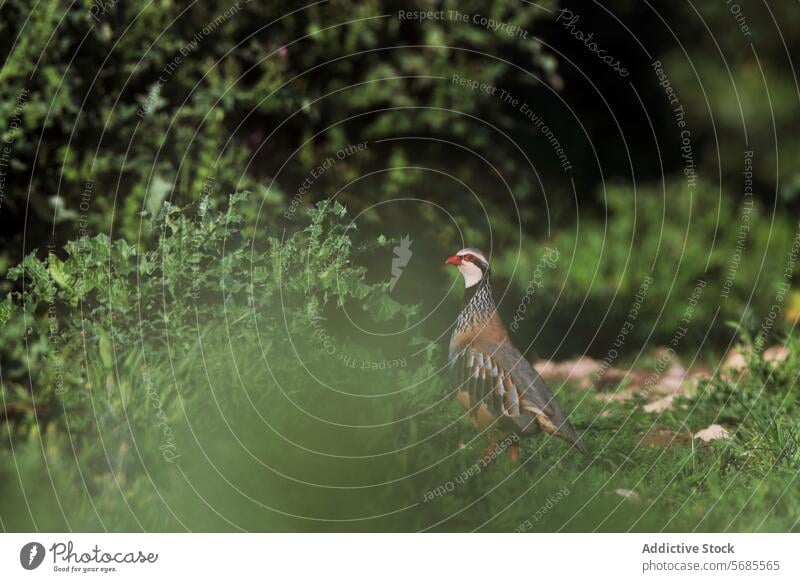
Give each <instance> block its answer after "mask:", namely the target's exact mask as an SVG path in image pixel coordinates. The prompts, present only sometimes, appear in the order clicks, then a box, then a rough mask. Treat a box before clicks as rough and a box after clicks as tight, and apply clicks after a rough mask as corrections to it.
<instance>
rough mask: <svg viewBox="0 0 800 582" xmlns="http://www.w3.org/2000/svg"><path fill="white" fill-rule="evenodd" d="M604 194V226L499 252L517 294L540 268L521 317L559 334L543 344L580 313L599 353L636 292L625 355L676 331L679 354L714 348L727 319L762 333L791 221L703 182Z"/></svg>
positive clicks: (786, 260) (779, 324) (785, 264)
mask: <svg viewBox="0 0 800 582" xmlns="http://www.w3.org/2000/svg"><path fill="white" fill-rule="evenodd" d="M605 194H606V203H607V209H608V218H607V220H604V221H599V220H596V219H593V218H592V217H587V219H586V220H583V219H582V220H581V222H580V228H577V226H576V228H575V229H564V230H561V231H559V232H558V233H557V234H556V235H555V236H554V237H553V238H552V239H550V240H547V241H541V242H539V243H538V244H537V243H534V242H528V243H527V244H526V246H525V248H524V250H523V252H521V253H516V252H514V253H512V252H506V253H504V254H503V255H502V256H501V257H500V260H498V261H497V268H496V270H497V271H498V272H499V273H500V274H502V275H503V276H505V277H508V276H509V275H510V274H511V273H512V272H513V273H514V281H513V283H514V284H515V285H516V286H517V288H518V289H519V292H520V293H524V292H525V290H526V288H527V287H528V286H529V284H530V281H531V280H533V279H534V274H535V273H536V271H537V267H538V270H539V274H540V275H541V277H539V278H537V283H540V284H541V287H536V295H535V300H534V301H533V302H531V305H530V308H529V311H528V314H527V316H528V317H530V319H529V320H528V321H530V324H529V325H528V327H529V328H530V329H532V330H536V329H537V328H538V326H537V325H536V322H537V321H542V320H544V319H545V318H548V317H549V318H550V320H549V321H550V325H551V326H553V328H554V329H555V330H556V331H555V332H554V333H556V334H557V337H554V338H552V339H550V338H549V337H545V338H544V344H545V345H547V344H550V343H556V344H557V343H559V342H560V341H561V340H562V339H564V338H563V335H562V334H563V330H564V329H565V328H566V327H568V326H569V324H570V322H571V321H572V318H573V317H574V316H575V313H576V312H577V314H578V315H579V316H580V320H581V322H582V325H583V326H584V327H588V329H592V330H594V329H600V330H601V331H600V334H599V336H598V338H597V339H596V345H597V346H599V348H598V349H599V351H598V353H600V354H601V356H602V355H605V350H606V349H607V347H608V346H609V345H610V344H611V342H612V341H613V340H614V338H615V336H616V335H617V333H619V330H620V329H621V327H622V326H623V325H624V324H625V321H626V318H628V316H629V314H630V313H631V310H632V309H633V307H634V304H635V302H636V301H635V298H636V295H637V293H640V294H641V295H642V296H643V300H642V301H641V305H640V306H638V307H637V309H636V318H635V325H634V327H633V328H632V329H630V330H629V333H628V334H627V344H626V349H635V348H636V347H638V346H641V345H644V344H645V343H649V344H651V345H668V344H669V343H670V341H671V340H672V339H673V338H674V337H675V332H676V330H677V329H678V327H679V326H682V325H683V326H685V327H688V333H687V334H686V339H682V343H681V344H680V345H679V346H678V351H679V352H680V351H687V352H692V351H694V349H695V348H696V346H697V345H699V343H700V342H709V340H710V345H709V346H708V347H710V348H712V349H713V347H714V346H715V345H719V344H722V345H725V344H727V342H728V340H727V339H724V340H723V338H729V337H731V336H732V332H730V331H729V330H728V329H727V326H726V322H728V321H734V322H736V323H737V325H739V326H741V327H742V328H743V329H745V330H749V331H752V332H755V331H757V330H758V329H759V327H760V326H761V325H762V322H763V321H764V319H765V318H766V317H767V316H768V315H769V313H770V310H771V308H772V306H773V304H775V303H776V297H778V296H779V292H780V291H781V289H782V288H783V286H784V285H785V283H786V280H785V278H784V271H785V269H787V268H789V267H791V261H790V256H789V250H790V249H791V247H792V240H793V237H794V236H795V230H794V228H795V227H796V225H793V224H791V223H790V222H788V221H785V220H780V219H778V220H775V219H774V218H773V217H771V216H770V215H769V213H768V212H767V211H766V210H765V209H764V208H763V207H762V206H761V205H760V204H758V203H753V205H752V206H749V205H748V201H745V200H743V201H742V203H741V205H738V206H737V205H734V204H730V203H728V202H726V201H725V200H724V199H723V198H721V197H720V196H719V195H718V194H719V193H718V192H715V189H714V188H713V187H712V186H711V185H710V184H706V183H702V182H701V183H699V184H698V186H697V187H696V188H695V189H694V190H693V191H692V190H689V189H687V188H686V185H685V183H684V182H675V183H672V184H669V185H668V186H667V187H666V189H665V190H664V191H662V190H660V189H657V188H655V187H647V188H640V189H639V190H638V191H637V192H636V193H634V192H632V191H631V190H630V189H629V188H627V187H624V186H621V185H612V186H609V187H608V188H607V189H606V191H605ZM548 248H549V249H554V250H555V251H557V253H558V260H557V261H554V262H553V266H552V267H550V268H548V267H546V266H545V267H544V268H543V267H542V265H541V262H542V260H543V259H544V258H546V257H547V256H548V251H547V250H546V249H548ZM698 284H701V285H702V287H701V288H700V289H699V290H698ZM695 295H696V296H697V297H696V301H693V296H695ZM515 299H516V298H515V297H512V298H511V300H510V301H509V302H508V303H509V304H510V305H511V307H509V310H511V309H513V306H515V305H517V303H518V302H517V301H515ZM689 308H691V309H690V311H689V312H687V309H689ZM551 311H554V313H551ZM687 313H689V317H687ZM512 315H513V311H509V318H510V317H511V316H512ZM561 317H566V318H568V319H566V320H563V321H562V320H561V319H560V318H561ZM787 323H791V322H788V321H786V320H785V319H784V318H782V317H781V318H778V319H777V320H776V321H775V322H774V325H775V329H774V330H772V331H773V332H780V331H782V330H786V329H788V325H786V324H787ZM687 324H688V325H687ZM771 335H772V334H771ZM771 335H770V337H771ZM765 339H769V338H765ZM540 345H542V343H541V340H540ZM578 345H579V346H580V349H581V351H582V350H583V349H584V346H583V345H581V344H578Z"/></svg>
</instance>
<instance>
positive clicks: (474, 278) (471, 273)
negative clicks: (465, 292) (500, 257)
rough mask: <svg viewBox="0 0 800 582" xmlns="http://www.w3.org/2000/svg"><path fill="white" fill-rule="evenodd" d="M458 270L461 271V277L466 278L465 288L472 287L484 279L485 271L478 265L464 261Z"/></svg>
mask: <svg viewBox="0 0 800 582" xmlns="http://www.w3.org/2000/svg"><path fill="white" fill-rule="evenodd" d="M458 270H459V271H461V275H462V276H463V277H464V287H465V288H468V287H472V286H473V285H475V284H476V283H477V282H478V281H480V280H481V279H483V271H481V270H480V269H479V268H478V267H477V265H474V264H473V263H468V262H466V261H464V262H462V263H461V264H460V265H459V266H458Z"/></svg>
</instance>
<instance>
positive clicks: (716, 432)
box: [694, 424, 730, 443]
mask: <svg viewBox="0 0 800 582" xmlns="http://www.w3.org/2000/svg"><path fill="white" fill-rule="evenodd" d="M729 436H730V433H729V432H728V431H727V430H725V429H724V428H723V427H722V426H720V425H718V424H712V425H711V426H709V427H708V428H704V429H703V430H700V431H697V432H696V433H695V435H694V438H696V439H700V440H701V441H703V442H704V443H709V442H711V441H715V440H717V439H726V438H728V437H729Z"/></svg>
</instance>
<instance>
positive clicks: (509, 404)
mask: <svg viewBox="0 0 800 582" xmlns="http://www.w3.org/2000/svg"><path fill="white" fill-rule="evenodd" d="M450 366H451V371H452V376H453V380H454V384H455V388H456V390H457V396H458V399H459V401H460V402H461V404H462V405H463V406H464V407H465V408H466V409H467V410H468V411H469V414H470V417H471V420H472V421H473V423H474V424H476V425H478V426H479V427H480V428H486V427H487V426H488V425H489V424H494V425H495V427H496V428H497V429H499V430H504V431H508V432H515V433H525V432H530V431H532V430H535V429H536V425H537V423H536V422H534V421H536V420H537V416H538V415H540V414H542V413H541V411H540V410H538V409H535V407H533V408H534V409H533V410H532V409H531V407H530V406H528V404H529V403H527V402H523V401H522V398H521V394H522V392H523V390H522V388H521V387H520V386H518V385H517V384H516V383H515V381H514V377H513V375H512V374H511V373H510V372H509V371H508V370H506V369H504V368H503V367H502V366H501V365H500V364H499V363H498V362H497V359H496V358H495V357H493V356H491V355H490V354H487V353H486V352H484V351H481V350H478V349H475V348H474V347H467V348H465V349H463V350H461V351H459V352H456V353H454V354H453V355H452V357H451V359H450Z"/></svg>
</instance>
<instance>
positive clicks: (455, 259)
mask: <svg viewBox="0 0 800 582" xmlns="http://www.w3.org/2000/svg"><path fill="white" fill-rule="evenodd" d="M461 262H462V261H461V257H459V256H458V255H453V256H452V257H450V258H448V259H447V260H446V261H445V262H444V264H445V265H455V266H456V267H458V266H459V265H460V264H461Z"/></svg>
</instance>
